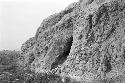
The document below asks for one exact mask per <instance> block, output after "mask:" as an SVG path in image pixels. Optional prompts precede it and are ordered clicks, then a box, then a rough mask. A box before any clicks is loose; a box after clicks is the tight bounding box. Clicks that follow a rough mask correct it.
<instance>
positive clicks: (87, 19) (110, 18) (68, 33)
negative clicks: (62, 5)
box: [22, 0, 125, 83]
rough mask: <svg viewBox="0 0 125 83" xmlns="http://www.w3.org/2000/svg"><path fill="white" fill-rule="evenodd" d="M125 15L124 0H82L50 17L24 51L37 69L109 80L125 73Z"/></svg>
mask: <svg viewBox="0 0 125 83" xmlns="http://www.w3.org/2000/svg"><path fill="white" fill-rule="evenodd" d="M124 19H125V1H124V0H80V1H79V2H77V3H73V4H71V5H70V6H69V7H67V8H66V9H65V10H63V11H61V12H60V13H57V14H54V15H51V16H50V17H48V18H46V19H45V20H44V21H43V22H42V24H41V25H40V27H39V28H38V29H37V32H36V35H35V37H33V38H31V39H29V40H28V41H27V42H26V43H24V44H23V46H22V54H23V55H24V56H25V57H26V63H27V64H28V65H29V66H30V68H31V70H33V71H35V72H39V73H42V72H52V71H53V70H57V72H56V73H57V74H59V75H61V76H62V77H66V76H68V77H70V78H72V79H75V80H77V81H81V82H83V83H84V82H85V83H88V82H89V83H98V81H99V83H101V82H102V83H108V82H107V81H108V80H109V81H110V80H111V79H115V78H117V77H118V76H123V75H124V71H125V47H124V40H125V39H124V38H125V37H124V34H125V20H124ZM123 78H124V76H123ZM112 81H113V80H112Z"/></svg>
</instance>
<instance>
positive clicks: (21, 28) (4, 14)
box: [0, 0, 78, 50]
mask: <svg viewBox="0 0 125 83" xmlns="http://www.w3.org/2000/svg"><path fill="white" fill-rule="evenodd" d="M76 1H78V0H0V50H3V49H6V50H19V49H20V47H21V44H22V43H23V42H25V41H26V40H27V39H28V38H30V37H33V36H34V35H35V33H36V30H37V28H38V27H39V25H40V24H41V22H42V20H43V19H44V18H46V17H48V16H50V15H52V14H54V13H58V12H60V11H61V10H63V9H64V8H65V7H67V6H68V5H69V4H71V3H73V2H76Z"/></svg>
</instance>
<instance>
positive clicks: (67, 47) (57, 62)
mask: <svg viewBox="0 0 125 83" xmlns="http://www.w3.org/2000/svg"><path fill="white" fill-rule="evenodd" d="M72 41H73V37H70V38H68V39H67V42H66V43H65V46H64V50H63V53H60V55H59V56H58V57H57V58H56V59H55V62H53V63H52V65H51V69H54V68H56V67H57V66H58V65H60V64H63V63H64V62H65V60H66V59H67V56H68V55H69V53H70V49H71V46H72Z"/></svg>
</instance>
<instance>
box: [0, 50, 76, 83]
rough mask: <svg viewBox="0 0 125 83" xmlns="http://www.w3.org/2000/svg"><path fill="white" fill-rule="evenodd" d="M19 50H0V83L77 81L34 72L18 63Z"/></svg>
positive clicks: (60, 82) (59, 82)
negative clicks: (63, 79)
mask: <svg viewBox="0 0 125 83" xmlns="http://www.w3.org/2000/svg"><path fill="white" fill-rule="evenodd" d="M20 57H22V56H21V54H20V51H8V50H4V51H0V83H78V82H70V79H66V80H65V82H62V78H61V77H60V76H58V75H55V74H52V73H50V74H43V73H41V74H36V73H34V72H32V71H30V70H29V69H27V68H23V67H22V66H21V65H20V64H19V61H20Z"/></svg>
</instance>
